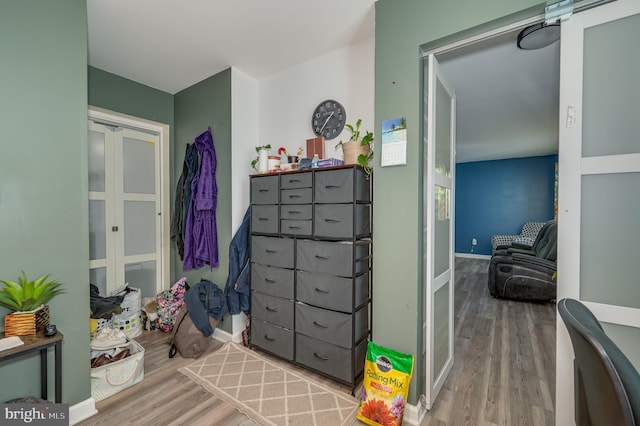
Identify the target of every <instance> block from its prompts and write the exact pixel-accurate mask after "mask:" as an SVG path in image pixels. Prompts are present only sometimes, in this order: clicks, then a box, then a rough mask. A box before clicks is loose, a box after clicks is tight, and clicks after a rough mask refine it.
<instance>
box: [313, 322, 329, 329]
mask: <svg viewBox="0 0 640 426" xmlns="http://www.w3.org/2000/svg"><path fill="white" fill-rule="evenodd" d="M313 325H315V326H316V327H320V328H329V326H328V325H324V324H320V323H319V322H318V321H314V322H313Z"/></svg>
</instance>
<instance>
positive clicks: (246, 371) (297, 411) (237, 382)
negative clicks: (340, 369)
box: [179, 343, 358, 426]
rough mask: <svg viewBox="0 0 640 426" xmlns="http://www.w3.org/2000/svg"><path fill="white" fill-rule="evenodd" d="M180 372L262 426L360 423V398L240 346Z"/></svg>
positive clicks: (229, 345)
mask: <svg viewBox="0 0 640 426" xmlns="http://www.w3.org/2000/svg"><path fill="white" fill-rule="evenodd" d="M179 371H180V372H181V373H182V374H184V375H186V376H187V377H189V378H190V379H191V380H193V381H195V382H196V383H198V384H200V385H201V386H202V387H204V388H205V389H206V390H208V391H209V392H211V393H213V394H214V395H216V396H217V397H219V398H221V399H223V400H225V401H227V402H228V403H229V404H231V405H233V406H234V407H235V408H237V409H238V410H240V411H241V412H243V413H244V414H246V415H247V416H249V417H250V418H252V419H253V420H255V421H256V422H257V423H259V424H262V425H270V426H272V425H278V426H281V425H287V426H291V425H301V426H303V425H304V426H308V425H350V424H354V423H355V415H356V410H357V408H358V401H357V400H356V398H354V397H352V396H351V395H350V394H348V393H344V392H340V391H339V390H334V389H331V388H329V387H326V386H324V385H322V384H320V383H314V382H312V381H310V380H308V379H306V378H305V377H304V376H302V375H301V374H299V373H298V372H295V371H293V370H291V369H289V368H287V366H286V365H280V364H279V363H276V362H273V361H271V360H270V359H267V358H266V357H264V356H263V355H262V354H260V353H259V352H256V351H252V350H249V349H248V348H245V347H244V346H241V345H238V344H235V343H226V344H225V345H223V346H222V347H221V348H220V349H218V350H217V351H215V352H214V353H212V354H211V355H209V356H207V357H204V358H202V359H198V360H196V362H194V363H193V364H191V365H189V366H187V367H183V368H181V369H180V370H179Z"/></svg>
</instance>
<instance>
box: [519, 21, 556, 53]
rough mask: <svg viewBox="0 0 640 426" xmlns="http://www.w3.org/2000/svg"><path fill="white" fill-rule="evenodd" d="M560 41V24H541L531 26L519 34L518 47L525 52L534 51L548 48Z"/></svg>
mask: <svg viewBox="0 0 640 426" xmlns="http://www.w3.org/2000/svg"><path fill="white" fill-rule="evenodd" d="M558 40H560V23H559V22H557V23H553V24H547V23H545V22H540V23H537V24H534V25H529V26H528V27H526V28H525V29H523V30H522V31H520V33H519V34H518V47H519V48H520V49H523V50H534V49H541V48H543V47H547V46H549V45H551V44H553V43H555V42H556V41H558Z"/></svg>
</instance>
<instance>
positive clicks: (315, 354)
mask: <svg viewBox="0 0 640 426" xmlns="http://www.w3.org/2000/svg"><path fill="white" fill-rule="evenodd" d="M313 356H315V357H316V358H318V359H321V360H322V361H329V357H328V356H324V355H318V352H314V353H313Z"/></svg>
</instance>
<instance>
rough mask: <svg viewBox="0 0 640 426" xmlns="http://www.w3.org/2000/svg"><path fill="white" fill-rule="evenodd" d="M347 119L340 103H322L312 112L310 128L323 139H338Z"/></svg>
mask: <svg viewBox="0 0 640 426" xmlns="http://www.w3.org/2000/svg"><path fill="white" fill-rule="evenodd" d="M346 118H347V113H346V112H345V110H344V107H343V106H342V105H341V104H340V102H336V101H334V100H333V99H328V100H326V101H323V102H321V103H320V105H318V106H317V107H316V109H315V111H313V115H312V116H311V128H312V129H313V133H315V134H316V135H317V136H324V138H325V139H333V138H336V137H338V135H339V134H340V132H342V129H344V123H345V120H346Z"/></svg>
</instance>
